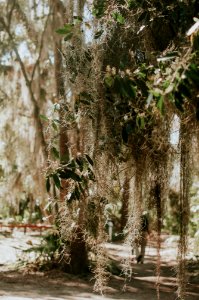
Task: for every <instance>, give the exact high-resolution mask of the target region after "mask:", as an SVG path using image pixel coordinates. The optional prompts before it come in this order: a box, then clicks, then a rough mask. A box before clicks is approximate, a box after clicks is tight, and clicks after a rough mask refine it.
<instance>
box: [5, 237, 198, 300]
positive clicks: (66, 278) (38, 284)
mask: <svg viewBox="0 0 199 300" xmlns="http://www.w3.org/2000/svg"><path fill="white" fill-rule="evenodd" d="M5 241H6V240H4V245H2V244H1V243H0V253H2V251H1V250H2V246H4V255H5V247H6V245H5ZM106 247H107V249H108V252H109V255H110V256H111V257H112V258H113V259H114V260H115V261H121V260H122V259H123V258H124V257H126V256H127V255H128V251H129V249H127V248H126V247H124V246H122V245H120V244H114V243H112V244H106ZM146 254H147V255H146V261H145V264H143V265H141V264H139V265H137V264H133V278H132V280H131V281H130V282H127V285H126V286H125V280H124V278H123V277H120V276H113V275H112V276H111V277H110V281H109V287H107V288H106V291H105V295H104V296H101V295H98V294H95V293H93V284H94V282H93V280H92V277H91V276H89V277H85V278H78V277H75V276H71V275H68V274H64V273H61V272H56V271H51V272H47V273H45V274H44V273H32V274H27V273H26V274H25V273H22V272H16V271H11V270H8V267H6V268H7V270H6V268H5V264H4V267H3V266H2V267H3V268H1V272H0V299H2V300H32V299H36V300H87V299H88V300H89V299H91V300H101V299H110V300H113V299H120V300H155V299H156V288H155V283H156V277H155V255H156V252H155V249H154V248H153V247H152V246H150V247H148V248H147V251H146ZM12 255H13V253H12ZM161 255H162V258H163V261H162V266H161V278H160V299H161V300H175V299H176V298H177V296H176V280H175V273H176V272H175V256H176V248H175V247H173V248H172V247H170V248H168V247H164V248H163V249H162V250H161ZM12 257H13V256H12ZM0 258H1V255H0ZM6 266H7V265H6ZM194 268H196V267H194ZM194 270H195V269H194ZM192 271H193V270H192ZM124 287H125V291H124ZM187 287H188V290H187V299H188V300H197V299H199V280H198V277H197V276H195V277H193V276H191V277H190V278H189V284H188V286H187Z"/></svg>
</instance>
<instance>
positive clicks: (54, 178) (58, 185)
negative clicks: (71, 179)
mask: <svg viewBox="0 0 199 300" xmlns="http://www.w3.org/2000/svg"><path fill="white" fill-rule="evenodd" d="M52 177H53V180H54V183H55V186H56V187H57V188H58V189H60V187H61V182H60V179H59V177H58V175H57V173H54V174H52Z"/></svg>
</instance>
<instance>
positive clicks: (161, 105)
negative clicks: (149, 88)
mask: <svg viewBox="0 0 199 300" xmlns="http://www.w3.org/2000/svg"><path fill="white" fill-rule="evenodd" d="M157 108H159V110H160V112H161V114H162V115H163V113H164V97H163V96H160V98H159V100H158V102H157Z"/></svg>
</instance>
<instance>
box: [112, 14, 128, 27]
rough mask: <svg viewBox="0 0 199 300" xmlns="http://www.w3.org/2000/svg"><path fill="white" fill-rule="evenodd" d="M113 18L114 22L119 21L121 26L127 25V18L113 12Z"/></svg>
mask: <svg viewBox="0 0 199 300" xmlns="http://www.w3.org/2000/svg"><path fill="white" fill-rule="evenodd" d="M112 16H113V18H114V20H115V21H117V22H118V23H119V24H121V25H123V24H124V23H125V18H124V17H123V16H122V15H121V14H119V13H118V12H113V13H112Z"/></svg>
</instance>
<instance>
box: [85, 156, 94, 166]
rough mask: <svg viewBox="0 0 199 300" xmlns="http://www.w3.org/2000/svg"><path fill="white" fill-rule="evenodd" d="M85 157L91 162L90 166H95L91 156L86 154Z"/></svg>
mask: <svg viewBox="0 0 199 300" xmlns="http://www.w3.org/2000/svg"><path fill="white" fill-rule="evenodd" d="M85 156H86V159H87V161H88V162H89V164H90V165H91V166H93V160H92V159H91V158H90V156H89V155H88V154H86V155H85Z"/></svg>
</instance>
